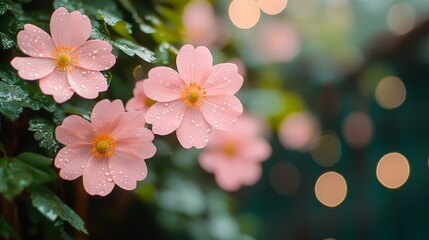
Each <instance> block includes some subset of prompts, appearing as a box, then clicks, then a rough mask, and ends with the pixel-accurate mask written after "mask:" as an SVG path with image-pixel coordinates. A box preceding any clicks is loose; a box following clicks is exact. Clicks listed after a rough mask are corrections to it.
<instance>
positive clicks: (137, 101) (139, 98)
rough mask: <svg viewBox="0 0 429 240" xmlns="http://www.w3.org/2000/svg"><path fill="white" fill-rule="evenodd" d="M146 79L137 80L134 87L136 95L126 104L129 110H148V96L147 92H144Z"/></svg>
mask: <svg viewBox="0 0 429 240" xmlns="http://www.w3.org/2000/svg"><path fill="white" fill-rule="evenodd" d="M144 81H146V80H142V81H137V82H136V86H135V87H134V89H133V95H134V97H132V98H131V99H130V100H128V102H127V104H126V105H125V109H126V110H127V111H143V112H146V111H147V109H148V107H147V106H146V100H147V97H146V94H145V93H144V87H143V82H144Z"/></svg>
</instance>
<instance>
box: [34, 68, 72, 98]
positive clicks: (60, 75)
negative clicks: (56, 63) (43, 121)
mask: <svg viewBox="0 0 429 240" xmlns="http://www.w3.org/2000/svg"><path fill="white" fill-rule="evenodd" d="M39 87H40V90H42V92H43V93H44V94H47V95H52V96H53V97H54V100H55V102H57V103H63V102H65V101H67V100H69V99H70V98H71V97H72V96H73V94H74V91H73V89H72V88H71V87H70V84H69V81H68V79H67V74H66V72H64V71H58V70H54V71H53V72H52V73H51V74H49V75H48V76H46V77H44V78H42V79H40V81H39Z"/></svg>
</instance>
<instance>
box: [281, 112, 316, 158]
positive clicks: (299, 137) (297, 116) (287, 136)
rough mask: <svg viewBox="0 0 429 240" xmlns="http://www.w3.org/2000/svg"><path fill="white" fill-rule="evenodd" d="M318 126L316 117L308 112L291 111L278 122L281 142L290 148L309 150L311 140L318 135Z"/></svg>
mask: <svg viewBox="0 0 429 240" xmlns="http://www.w3.org/2000/svg"><path fill="white" fill-rule="evenodd" d="M319 134H320V127H319V123H318V121H317V119H316V118H315V117H314V116H313V115H312V114H310V113H305V112H301V113H292V114H290V115H288V116H286V118H284V119H283V121H282V122H281V124H280V129H279V138H280V142H281V144H282V145H283V146H284V147H285V148H287V149H292V150H300V151H309V150H311V146H312V143H313V141H314V140H315V139H316V138H317V137H318V136H319Z"/></svg>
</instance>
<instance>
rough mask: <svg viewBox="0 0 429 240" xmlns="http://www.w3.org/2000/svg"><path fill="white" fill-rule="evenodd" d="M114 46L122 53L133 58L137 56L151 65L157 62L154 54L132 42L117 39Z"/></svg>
mask: <svg viewBox="0 0 429 240" xmlns="http://www.w3.org/2000/svg"><path fill="white" fill-rule="evenodd" d="M113 46H115V47H117V48H119V49H120V50H121V51H123V52H124V53H125V54H127V55H129V56H131V57H133V56H134V55H137V56H139V57H140V58H142V59H143V60H145V61H146V62H149V63H154V62H155V61H156V58H155V53H154V52H152V51H150V50H149V49H147V48H145V47H143V46H140V45H138V44H137V43H134V42H131V41H130V40H127V39H124V38H119V39H116V40H115V41H113Z"/></svg>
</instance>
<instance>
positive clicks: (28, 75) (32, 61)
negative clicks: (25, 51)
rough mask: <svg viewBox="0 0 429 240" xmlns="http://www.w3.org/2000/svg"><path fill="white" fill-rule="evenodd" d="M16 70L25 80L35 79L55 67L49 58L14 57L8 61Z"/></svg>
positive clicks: (47, 73) (42, 76)
mask: <svg viewBox="0 0 429 240" xmlns="http://www.w3.org/2000/svg"><path fill="white" fill-rule="evenodd" d="M10 64H12V67H14V68H15V69H16V70H18V75H19V76H20V77H21V78H23V79H26V80H36V79H41V78H44V77H46V76H48V75H49V74H50V73H52V72H53V71H54V69H55V68H56V67H57V65H56V63H55V60H53V59H51V58H35V57H16V58H14V59H12V61H11V62H10Z"/></svg>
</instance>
